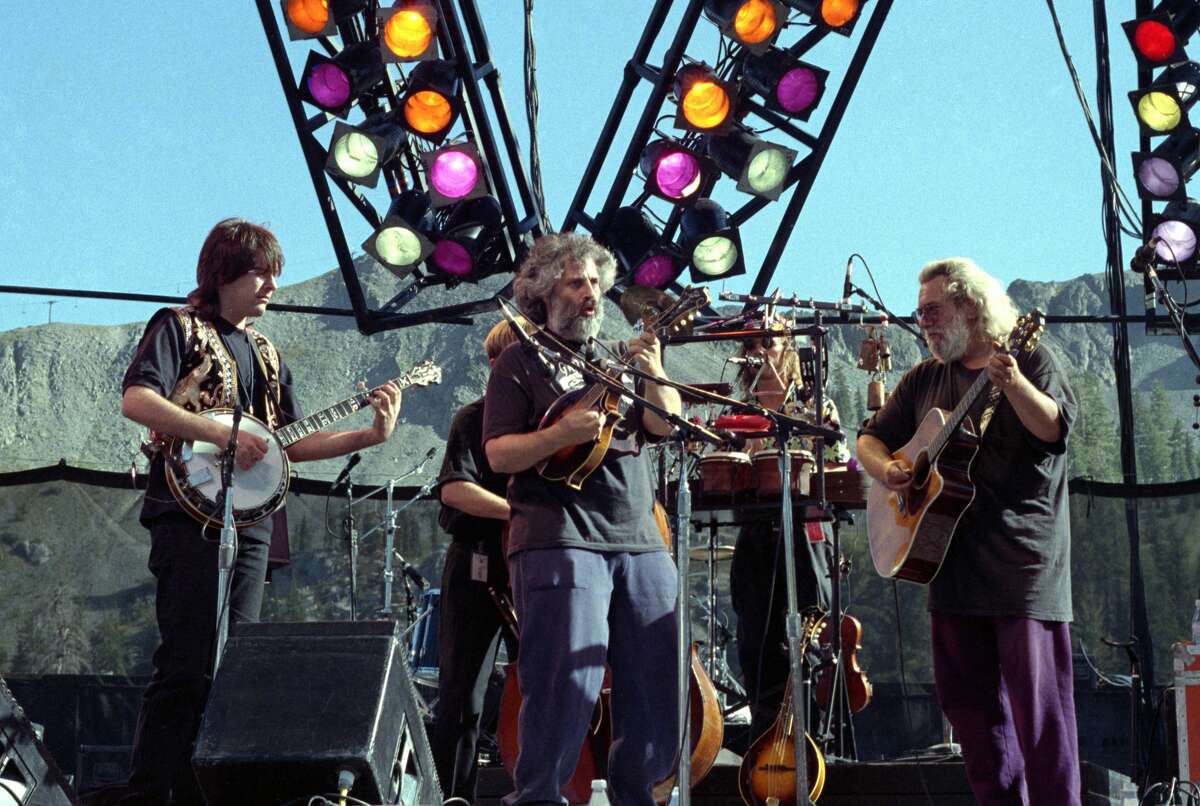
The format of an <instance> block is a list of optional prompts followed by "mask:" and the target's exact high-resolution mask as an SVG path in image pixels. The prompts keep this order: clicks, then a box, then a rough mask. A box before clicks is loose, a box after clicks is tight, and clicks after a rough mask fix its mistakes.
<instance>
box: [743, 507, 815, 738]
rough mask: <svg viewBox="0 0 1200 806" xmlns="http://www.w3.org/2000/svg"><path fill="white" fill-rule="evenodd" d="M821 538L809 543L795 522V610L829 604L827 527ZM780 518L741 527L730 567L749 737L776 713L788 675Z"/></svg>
mask: <svg viewBox="0 0 1200 806" xmlns="http://www.w3.org/2000/svg"><path fill="white" fill-rule="evenodd" d="M823 531H824V534H825V538H826V539H825V540H824V541H822V542H820V543H811V542H809V540H808V537H807V535H806V534H805V527H804V523H803V522H802V521H796V526H795V530H794V537H795V546H796V594H797V600H798V601H797V605H798V606H799V608H800V610H804V609H805V608H806V607H813V606H819V607H822V608H828V607H829V599H830V595H831V594H830V587H831V583H830V579H829V551H830V541H829V529H828V527H823ZM779 532H780V530H779V522H778V521H764V522H761V523H754V524H750V525H748V526H745V527H743V528H742V530H741V532H739V533H738V539H737V545H736V546H735V547H734V553H733V562H732V563H731V565H730V569H729V589H730V590H729V592H730V598H731V601H732V604H733V610H734V612H735V613H737V617H738V621H737V639H738V660H740V661H741V664H742V683H743V685H745V687H746V695H747V697H748V698H749V700H750V715H751V725H750V735H751V741H753V739H755V738H757V737H758V736H761V735H762V734H763V733H764V732H765V731H766V730H767V729H768V728H770V727H771V723H772V722H773V721H774V720H775V717H776V716H777V714H778V712H779V706H780V704H781V703H782V701H783V691H784V686H785V685H786V684H787V678H788V670H789V663H788V652H787V633H786V625H785V623H784V617H785V616H786V615H787V580H786V579H785V578H784V568H785V566H784V560H783V557H784V552H783V541H781V540H780V539H779Z"/></svg>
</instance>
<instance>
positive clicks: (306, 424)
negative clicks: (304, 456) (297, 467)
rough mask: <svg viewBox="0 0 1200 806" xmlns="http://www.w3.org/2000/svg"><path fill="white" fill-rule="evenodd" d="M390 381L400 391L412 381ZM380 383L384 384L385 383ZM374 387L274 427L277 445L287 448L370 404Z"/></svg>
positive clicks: (401, 378)
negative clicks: (280, 426) (281, 425)
mask: <svg viewBox="0 0 1200 806" xmlns="http://www.w3.org/2000/svg"><path fill="white" fill-rule="evenodd" d="M391 382H392V383H395V384H396V385H397V386H399V387H400V389H401V391H403V390H405V389H407V388H409V387H410V386H412V385H413V381H411V380H410V379H409V378H408V376H407V375H401V376H400V377H399V378H394V379H393V380H392V381H391ZM381 385H384V386H386V384H381ZM378 388H379V387H378V386H377V387H375V389H378ZM375 389H368V390H366V391H364V392H359V393H358V394H356V395H353V396H351V397H348V398H346V399H345V400H340V401H338V402H337V403H334V404H333V405H332V406H327V407H326V408H323V409H321V410H320V411H314V412H313V413H312V414H310V415H308V416H307V417H302V418H300V419H299V420H296V421H295V422H292V423H288V424H287V425H285V426H283V427H282V428H278V429H276V431H275V436H276V437H277V438H278V439H279V446H280V447H281V448H287V447H288V446H289V445H291V444H292V443H294V442H298V441H300V440H302V439H304V438H305V437H306V436H308V435H309V434H315V433H316V432H318V431H321V430H323V429H325V428H328V427H329V426H331V425H333V424H334V423H336V422H337V421H338V420H344V419H345V418H347V417H349V416H350V415H351V414H354V413H355V412H356V411H359V410H360V409H365V408H367V407H369V406H370V405H371V393H372V392H374V391H375Z"/></svg>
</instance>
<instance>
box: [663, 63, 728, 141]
mask: <svg viewBox="0 0 1200 806" xmlns="http://www.w3.org/2000/svg"><path fill="white" fill-rule="evenodd" d="M733 99H734V91H733V87H732V85H730V84H729V83H728V82H725V81H722V80H721V79H720V78H718V77H717V74H716V73H715V72H713V70H712V68H711V67H709V66H708V65H707V64H703V63H693V64H689V65H687V66H686V67H684V68H682V69H681V70H680V71H679V72H678V73H676V74H675V100H676V102H677V103H678V104H679V110H678V112H677V114H676V116H675V126H676V127H677V128H681V129H688V130H691V131H697V132H708V133H710V134H724V133H725V132H727V131H728V130H729V127H730V126H731V125H732V123H733Z"/></svg>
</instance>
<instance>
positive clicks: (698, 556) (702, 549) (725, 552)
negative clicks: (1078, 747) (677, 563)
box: [688, 546, 733, 563]
mask: <svg viewBox="0 0 1200 806" xmlns="http://www.w3.org/2000/svg"><path fill="white" fill-rule="evenodd" d="M688 558H689V559H692V560H696V561H698V562H704V563H706V562H708V546H696V547H695V548H690V549H688ZM732 559H733V546H717V562H719V563H720V562H725V561H726V560H732Z"/></svg>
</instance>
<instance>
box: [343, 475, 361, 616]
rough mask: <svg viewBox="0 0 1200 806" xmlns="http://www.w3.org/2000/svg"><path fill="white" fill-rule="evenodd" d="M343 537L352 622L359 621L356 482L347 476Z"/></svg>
mask: <svg viewBox="0 0 1200 806" xmlns="http://www.w3.org/2000/svg"><path fill="white" fill-rule="evenodd" d="M342 536H343V539H344V540H345V541H346V548H347V551H348V552H349V554H350V620H351V621H356V620H357V619H358V528H357V527H356V526H355V525H354V482H353V481H351V479H350V474H349V473H347V474H346V516H345V517H344V518H342Z"/></svg>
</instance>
